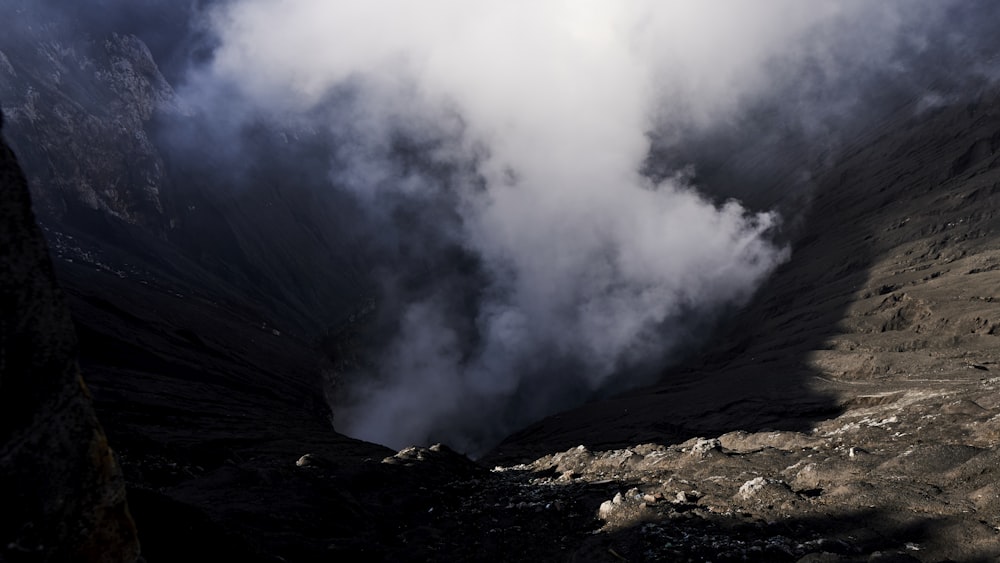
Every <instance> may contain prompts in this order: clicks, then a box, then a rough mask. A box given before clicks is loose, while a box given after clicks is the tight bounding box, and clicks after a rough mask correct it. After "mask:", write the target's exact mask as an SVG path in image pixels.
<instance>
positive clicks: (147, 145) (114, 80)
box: [0, 17, 176, 235]
mask: <svg viewBox="0 0 1000 563" xmlns="http://www.w3.org/2000/svg"><path fill="white" fill-rule="evenodd" d="M16 19H17V18H16V17H15V20H16ZM55 25H56V24H54V23H50V24H47V25H40V26H37V27H30V26H26V27H21V28H18V30H17V31H16V32H13V33H10V34H5V35H4V38H3V39H2V40H0V100H2V101H3V105H4V110H5V112H6V114H7V119H8V124H7V127H8V136H9V137H10V138H11V139H16V140H18V141H19V142H17V143H15V145H14V148H15V149H16V150H17V151H18V153H19V154H20V155H21V159H22V161H23V162H24V165H25V168H26V170H28V171H30V172H29V173H28V180H29V183H30V185H31V186H32V195H33V196H34V198H35V200H36V202H37V204H38V206H39V207H40V212H41V213H42V214H43V215H44V216H45V217H46V218H48V219H52V220H59V219H62V218H63V217H65V215H66V214H67V213H68V212H70V211H71V210H73V209H74V208H76V207H83V208H85V209H91V210H97V211H100V212H102V213H105V214H108V215H110V216H111V217H115V218H118V219H121V220H122V221H125V222H127V223H130V224H135V225H140V226H142V227H144V228H147V229H149V230H151V231H153V232H157V233H160V234H161V235H162V232H163V230H164V228H165V227H166V223H167V222H168V218H167V217H165V216H164V209H163V204H162V201H161V196H160V192H161V190H162V189H163V187H164V184H165V183H166V178H165V173H164V166H163V161H162V158H161V157H160V154H159V152H158V150H157V148H156V147H155V146H154V144H153V142H152V141H151V139H150V136H149V134H148V132H147V129H148V124H149V122H150V120H151V119H152V118H153V116H154V114H155V113H156V112H157V111H176V109H175V108H173V107H172V106H171V100H172V95H173V92H172V90H171V88H170V86H169V85H168V84H167V82H166V80H164V78H163V76H162V75H161V74H160V72H159V70H158V69H157V67H156V64H155V63H154V62H153V59H152V56H151V55H150V53H149V50H148V49H147V48H146V46H145V45H144V44H143V43H142V42H141V41H140V40H139V39H137V38H136V37H134V36H131V35H118V34H112V35H110V36H108V37H106V38H104V39H103V40H98V41H91V42H79V43H77V42H68V43H63V42H61V41H58V40H53V39H52V37H53V35H52V34H51V32H52V29H51V27H52V26H55ZM55 37H58V35H55ZM28 139H30V142H26V141H27V140H28Z"/></svg>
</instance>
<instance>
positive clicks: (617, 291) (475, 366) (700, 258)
mask: <svg viewBox="0 0 1000 563" xmlns="http://www.w3.org/2000/svg"><path fill="white" fill-rule="evenodd" d="M863 5H864V6H867V8H866V9H867V10H868V11H869V12H871V11H875V12H878V13H877V14H874V15H873V14H867V16H868V17H876V18H877V19H878V25H872V27H873V28H878V29H879V32H880V33H881V32H886V31H888V32H890V33H892V32H894V31H895V28H896V27H898V26H900V25H902V24H901V23H900V17H898V16H897V15H896V12H895V11H893V10H890V9H881V8H872V3H870V2H865V3H862V2H851V1H847V2H802V1H801V0H772V1H769V2H738V1H731V2H725V1H717V2H697V3H694V2H663V1H653V0H650V1H631V2H630V1H623V0H606V1H601V0H563V1H558V0H553V1H538V0H533V1H530V2H529V1H524V0H503V1H493V0H489V1H480V2H469V1H467V0H423V1H421V2H408V1H403V0H337V1H335V2H326V1H320V0H241V1H239V0H238V1H236V2H234V3H231V4H228V5H226V6H225V7H224V8H223V9H221V10H219V11H217V12H216V14H215V19H214V25H215V27H216V30H217V32H218V34H219V37H220V41H221V45H220V47H219V49H218V51H217V52H216V57H215V60H214V62H213V64H212V65H210V66H209V67H208V68H207V69H205V70H204V72H203V73H202V74H201V75H200V76H197V77H195V78H194V79H193V80H192V83H191V85H189V87H188V89H187V93H188V95H189V96H190V97H191V99H192V100H195V102H194V103H197V100H196V98H197V96H205V91H206V89H209V88H215V87H217V86H218V85H219V84H226V85H227V86H226V88H233V87H234V85H235V88H236V90H237V91H238V92H239V95H240V96H241V97H242V98H243V99H247V100H250V101H251V103H252V104H253V105H254V106H256V107H257V108H268V111H272V112H274V113H276V114H283V115H290V114H291V115H294V114H306V113H308V112H310V111H313V110H315V109H316V108H317V107H320V106H322V105H323V104H324V103H327V101H328V100H329V96H330V95H331V92H332V91H335V90H337V89H338V88H345V87H347V86H349V87H350V88H352V89H353V91H354V92H355V93H356V95H357V96H358V99H360V100H361V101H360V102H356V103H355V104H354V105H352V106H351V108H352V110H351V113H350V114H349V115H347V116H346V117H345V116H343V115H341V116H339V117H337V118H336V119H331V122H330V123H329V124H328V125H329V127H331V128H332V129H334V130H335V133H336V134H337V135H339V138H341V139H349V141H350V142H345V143H343V148H342V149H338V154H337V155H331V161H334V160H336V161H337V162H338V163H339V165H338V166H336V167H334V166H332V167H331V170H333V172H331V174H332V181H333V183H334V184H335V185H339V186H347V187H348V188H350V189H351V190H353V191H354V192H355V193H357V195H358V197H359V199H361V200H362V201H366V202H368V203H369V204H370V206H371V208H372V214H373V216H374V215H379V214H381V215H386V214H387V213H386V212H385V210H384V209H379V208H378V206H380V205H383V204H384V202H385V201H386V200H385V198H383V197H381V196H382V195H385V193H386V192H388V193H395V194H397V195H399V196H400V197H404V198H410V200H411V201H415V202H417V203H418V204H420V205H424V207H421V206H420V205H418V207H417V211H416V213H417V215H423V216H424V217H427V218H431V219H428V221H430V222H433V218H434V217H437V216H438V215H439V213H440V210H438V209H434V208H432V202H441V201H446V202H448V205H450V206H451V209H450V210H449V211H450V212H451V213H452V214H453V215H454V216H456V217H457V220H455V221H445V222H442V223H441V225H440V231H441V232H440V233H439V237H440V238H441V239H443V240H448V241H451V242H452V243H454V244H455V245H458V246H460V247H461V248H462V249H463V250H464V251H465V252H467V253H468V254H470V255H472V256H474V257H475V258H476V259H477V261H478V264H479V267H480V268H481V270H482V274H483V275H482V276H481V277H479V278H476V279H480V280H483V284H482V286H481V287H478V288H475V291H472V292H471V294H472V295H473V296H474V297H473V299H472V301H473V303H472V304H471V305H470V304H469V303H467V302H463V304H461V305H459V304H456V302H457V300H459V297H457V296H456V294H455V292H453V291H452V290H453V289H454V288H452V287H441V288H438V289H436V290H433V289H432V290H429V291H424V292H421V293H419V294H418V295H417V296H416V297H413V296H404V297H401V298H400V299H401V301H400V302H399V303H397V306H398V308H397V309H396V310H394V311H393V313H392V314H393V315H394V316H395V318H396V320H397V322H396V324H395V325H394V326H395V329H394V334H393V337H392V338H390V339H388V341H387V343H386V345H385V347H384V349H382V350H380V352H379V354H378V356H377V357H378V359H379V362H378V365H377V366H376V367H375V368H374V370H375V371H376V372H377V373H374V374H370V377H369V378H368V379H367V381H369V383H368V384H365V385H362V386H360V387H359V388H358V389H357V390H356V392H355V394H354V401H355V402H354V404H352V405H349V406H340V407H339V409H338V417H339V418H338V427H339V428H340V429H342V430H344V431H347V432H348V433H350V434H352V435H355V436H357V437H360V438H364V439H368V440H372V441H376V442H381V443H385V444H388V445H391V446H397V447H398V446H404V445H408V444H410V443H422V442H424V443H425V442H428V441H447V442H450V443H452V445H454V446H456V447H459V448H463V449H466V450H481V449H482V448H483V447H486V446H489V445H490V444H491V442H492V441H495V440H497V439H499V438H501V437H502V436H503V434H504V433H505V432H508V431H510V430H512V429H514V428H515V427H516V426H517V425H520V424H524V423H526V422H529V421H530V420H532V419H534V418H537V417H539V416H542V415H545V414H548V413H550V412H552V411H553V410H554V409H556V408H562V407H566V406H568V405H570V404H572V403H573V402H574V401H580V400H582V399H584V398H586V397H587V395H588V393H590V392H592V391H593V390H595V389H600V388H602V387H606V386H609V385H611V384H612V381H611V380H612V379H613V378H629V377H634V378H636V379H635V380H634V381H639V380H640V379H641V377H640V376H639V375H637V374H647V373H649V371H650V370H652V369H655V368H656V367H657V365H659V362H662V361H663V359H664V358H665V357H667V356H669V355H670V354H671V352H673V351H675V350H674V349H675V347H676V346H679V345H681V344H683V343H685V342H686V339H687V334H688V332H689V331H690V330H691V329H690V327H689V326H687V319H689V318H690V317H691V315H695V316H697V315H710V314H711V313H712V312H713V311H717V310H718V309H719V308H721V307H723V306H726V305H731V304H738V303H740V302H742V301H743V300H745V299H746V298H747V297H748V296H749V295H750V294H751V293H752V292H753V290H754V289H755V288H756V287H757V286H758V285H759V283H760V282H761V281H762V279H763V278H764V277H765V276H766V275H767V274H768V273H769V272H770V271H771V270H772V269H773V268H774V267H775V266H776V265H777V264H778V263H780V262H781V261H782V260H784V259H785V258H786V254H787V253H786V251H785V250H784V249H782V248H778V247H776V246H775V245H773V244H771V243H770V242H769V241H768V238H767V232H768V231H769V229H771V228H772V227H774V226H775V225H776V222H777V220H778V219H777V217H776V216H774V215H773V214H769V213H761V214H751V213H747V212H746V211H745V210H744V209H743V208H742V207H741V206H740V204H738V203H736V202H729V203H726V204H724V205H722V206H717V205H715V204H713V203H710V202H709V201H707V200H706V199H704V198H702V197H701V196H699V195H698V194H697V193H696V191H695V190H694V188H693V187H692V186H690V185H688V182H687V181H686V180H685V178H686V176H685V175H684V174H682V173H678V175H677V176H676V177H674V178H672V179H669V180H667V181H664V182H662V183H660V184H658V185H653V184H652V183H651V182H650V181H649V180H648V179H646V178H644V177H643V176H642V175H641V174H640V172H639V170H640V168H641V166H642V163H643V159H644V158H645V157H646V155H647V151H648V149H649V145H648V140H647V137H646V134H647V132H648V131H649V129H650V128H651V127H652V123H653V122H654V120H656V122H657V123H659V124H663V123H666V124H668V125H669V124H670V123H676V124H678V125H686V126H690V125H692V124H693V125H695V126H698V125H706V124H709V123H713V122H714V123H717V122H719V121H723V120H725V119H727V117H728V116H730V114H731V113H732V112H733V111H734V110H735V108H736V107H737V106H738V104H739V103H740V101H741V99H742V98H743V97H745V96H748V95H753V94H754V93H755V92H758V91H760V90H763V89H765V88H766V87H767V74H766V73H765V72H764V70H763V69H764V67H765V64H766V63H767V62H768V61H771V60H773V59H774V58H775V57H777V56H790V53H789V50H790V49H793V48H794V46H795V45H796V44H797V42H799V41H801V38H802V36H803V34H805V33H807V32H808V31H809V30H812V29H814V28H815V27H816V26H817V25H819V24H821V23H823V22H825V21H828V20H831V19H833V18H851V17H853V15H856V14H858V13H859V12H860V10H861V8H862V6H863ZM869 46H870V47H871V45H869ZM875 47H877V46H875ZM877 48H883V49H889V45H888V43H887V44H886V45H885V46H883V47H877ZM871 56H873V57H875V56H878V54H877V53H873V54H871ZM202 99H207V97H205V98H202ZM230 109H231V108H230ZM400 130H402V131H404V132H405V133H406V134H408V135H410V136H415V137H420V136H426V137H427V138H430V139H438V140H439V141H440V142H438V143H437V144H434V145H433V146H434V147H435V148H433V150H430V151H429V152H428V153H426V154H425V155H424V158H425V159H430V160H432V161H437V162H440V163H456V162H472V163H474V166H473V169H474V170H473V171H474V173H469V174H459V175H457V176H453V177H449V179H447V180H446V179H443V178H441V177H440V176H437V175H435V174H429V173H421V172H419V171H416V172H414V171H412V170H410V171H408V172H405V173H401V172H399V171H398V168H397V167H394V166H393V165H392V164H391V162H390V160H391V158H390V156H389V153H390V152H391V150H390V148H389V147H390V145H391V138H392V135H393V134H394V133H396V132H398V131H400ZM445 183H446V184H447V187H444V186H443V185H442V184H445ZM443 192H447V193H448V194H451V195H450V196H449V197H447V198H435V197H431V196H429V195H428V194H440V193H443ZM394 228H396V229H397V232H395V233H392V234H391V236H395V237H401V238H406V237H407V236H410V235H411V233H409V232H407V231H406V230H405V227H402V226H400V225H395V227H394ZM387 236H389V235H388V234H387ZM412 236H414V237H418V236H422V235H420V234H418V233H412ZM435 248H436V247H435ZM428 251H429V252H433V251H434V248H429V249H428ZM389 266H391V265H389ZM387 267H388V266H387ZM431 275H432V276H433V275H434V274H433V273H432V274H431ZM393 283H394V281H393V278H392V276H387V277H386V280H385V281H384V284H385V287H386V289H385V291H386V294H387V295H388V294H391V293H393V289H392V287H391V286H392V285H393ZM468 294H469V292H466V294H465V295H468ZM387 301H389V299H388V298H387ZM456 312H457V313H456Z"/></svg>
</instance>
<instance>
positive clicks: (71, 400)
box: [0, 122, 139, 561]
mask: <svg viewBox="0 0 1000 563" xmlns="http://www.w3.org/2000/svg"><path fill="white" fill-rule="evenodd" d="M0 124H2V122H0ZM0 192H2V194H3V197H2V198H0V412H2V413H3V415H4V416H3V417H2V418H0V498H3V499H4V504H5V506H6V508H5V509H4V510H3V511H0V559H6V558H9V559H10V560H11V561H22V560H23V561H69V560H73V561H134V560H136V559H137V558H138V555H139V544H138V541H137V538H136V531H135V527H134V525H133V523H132V519H131V517H130V516H129V511H128V507H127V505H126V502H125V483H124V479H123V478H122V474H121V471H120V470H119V468H118V465H117V463H116V461H115V459H114V456H113V454H112V452H111V450H110V448H109V447H108V442H107V439H106V438H105V435H104V431H103V430H102V428H101V426H100V424H99V423H98V421H97V417H96V416H95V414H94V408H93V405H92V403H91V398H90V394H89V392H88V391H87V388H86V386H85V385H84V383H83V379H82V378H81V376H80V371H79V368H78V367H77V363H76V358H75V354H76V337H75V334H74V332H73V324H72V321H71V320H70V316H69V311H68V309H67V308H66V305H65V303H64V301H63V297H62V294H61V292H60V290H59V288H58V286H57V285H56V281H55V276H54V273H53V270H52V264H51V262H50V260H49V256H48V251H47V248H46V244H45V241H44V239H43V238H42V233H41V230H40V229H39V228H38V227H37V226H36V225H35V221H34V216H33V214H32V211H31V201H30V196H29V194H28V187H27V184H26V182H25V178H24V175H23V174H22V172H21V170H20V167H19V166H18V163H17V160H16V158H15V156H14V154H13V152H12V151H11V150H10V149H9V148H8V147H7V145H6V144H5V143H3V142H2V141H0Z"/></svg>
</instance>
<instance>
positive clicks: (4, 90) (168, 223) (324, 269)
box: [0, 1, 365, 338]
mask: <svg viewBox="0 0 1000 563" xmlns="http://www.w3.org/2000/svg"><path fill="white" fill-rule="evenodd" d="M12 4H14V5H15V6H20V8H19V9H15V10H12V12H13V14H12V17H11V21H12V22H13V23H12V24H11V27H10V29H11V33H8V34H4V35H3V37H0V106H2V109H3V111H4V112H5V113H6V114H7V138H8V140H9V142H10V143H11V146H12V147H13V148H14V150H16V151H17V153H18V155H19V157H20V159H21V163H22V166H23V169H24V171H25V173H26V175H27V177H28V180H29V185H30V187H31V188H30V189H31V190H32V195H33V198H34V201H35V205H36V212H37V213H38V216H39V220H40V222H41V224H42V225H43V227H44V233H45V236H46V238H47V239H48V241H49V243H50V245H51V246H52V248H53V252H54V258H55V259H56V267H57V274H59V275H62V274H60V273H59V272H60V271H61V269H62V267H63V265H64V264H66V263H68V262H72V263H84V264H87V265H89V266H91V267H93V268H95V269H99V270H102V271H104V272H106V273H108V274H110V275H115V276H119V277H127V278H128V279H130V280H132V281H133V282H134V283H146V284H155V285H158V286H161V287H169V288H170V291H171V292H178V293H183V294H186V295H187V294H191V293H199V294H201V295H206V296H209V297H210V298H211V299H213V300H226V301H229V302H234V303H241V304H242V305H243V307H244V308H246V309H252V310H253V312H252V313H249V314H250V315H252V316H255V317H257V319H256V320H255V322H256V323H258V324H259V323H265V322H266V323H267V324H269V325H278V326H280V327H281V330H282V331H283V332H294V333H297V334H298V335H299V336H303V337H308V338H314V337H316V336H318V335H319V334H321V333H322V332H323V331H324V330H325V329H326V328H328V327H329V326H330V325H333V324H336V323H337V322H339V320H340V319H341V318H344V317H347V316H348V315H349V314H350V312H351V311H352V310H353V309H355V308H357V307H359V306H360V302H361V301H362V299H360V297H359V296H363V295H362V294H363V293H364V292H365V289H364V282H363V281H362V278H363V274H362V273H361V272H362V269H363V264H361V261H360V260H359V259H358V257H357V254H358V253H357V248H356V246H357V244H359V243H358V240H357V239H358V237H357V236H356V235H354V234H350V233H348V232H347V229H345V227H344V225H346V224H348V223H350V217H351V216H352V214H353V213H355V209H354V208H353V207H352V205H351V202H349V201H347V200H346V199H345V197H344V196H343V195H342V194H341V193H340V192H338V191H337V190H331V189H329V185H328V183H327V182H326V179H325V174H324V172H323V171H325V170H327V168H328V167H329V162H328V161H327V158H328V152H326V151H324V150H323V145H322V143H323V139H322V138H321V135H318V134H316V133H315V132H309V131H295V132H283V131H281V130H279V129H278V128H277V127H276V126H273V125H262V126H260V127H257V126H256V125H253V126H251V125H248V126H247V127H246V129H245V130H239V131H226V132H219V131H213V130H211V129H210V127H209V126H207V125H205V121H208V120H200V119H199V116H198V115H196V114H195V113H193V110H185V109H183V108H181V107H180V105H179V102H178V101H177V98H176V96H175V94H174V91H173V89H172V87H171V85H170V84H169V83H168V82H167V81H166V80H165V78H164V76H163V75H162V74H161V72H160V70H159V68H158V67H157V64H156V62H155V61H154V60H153V57H152V55H151V53H150V51H149V49H148V48H147V46H146V45H145V44H144V43H143V41H142V40H140V39H139V38H137V37H136V36H134V35H128V34H123V33H114V32H109V33H108V34H106V35H100V34H99V35H92V34H91V32H89V31H88V30H85V29H79V28H78V27H79V26H78V25H75V24H74V22H73V21H72V19H71V18H69V17H68V16H67V15H66V14H61V13H59V12H58V11H53V12H51V13H50V12H46V11H45V10H42V9H40V8H36V7H35V6H33V5H32V3H28V2H20V1H18V2H12ZM255 127H256V128H255ZM237 145H238V146H237ZM303 168H308V170H307V171H303Z"/></svg>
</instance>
